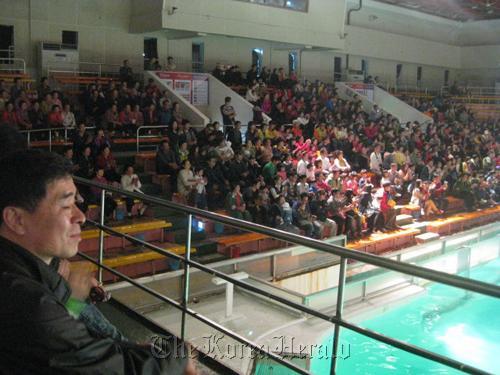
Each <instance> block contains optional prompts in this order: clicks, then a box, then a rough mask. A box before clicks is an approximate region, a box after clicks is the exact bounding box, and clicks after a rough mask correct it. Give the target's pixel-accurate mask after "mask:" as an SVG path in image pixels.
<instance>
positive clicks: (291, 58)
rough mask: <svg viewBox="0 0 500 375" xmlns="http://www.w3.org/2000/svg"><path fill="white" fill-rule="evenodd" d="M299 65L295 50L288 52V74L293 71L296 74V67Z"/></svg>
mask: <svg viewBox="0 0 500 375" xmlns="http://www.w3.org/2000/svg"><path fill="white" fill-rule="evenodd" d="M298 67H299V54H298V53H297V51H292V52H290V53H289V54H288V75H291V74H292V73H295V74H296V75H297V69H298Z"/></svg>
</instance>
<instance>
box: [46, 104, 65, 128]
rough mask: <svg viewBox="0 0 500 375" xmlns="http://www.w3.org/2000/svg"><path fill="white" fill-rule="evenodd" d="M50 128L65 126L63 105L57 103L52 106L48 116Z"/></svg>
mask: <svg viewBox="0 0 500 375" xmlns="http://www.w3.org/2000/svg"><path fill="white" fill-rule="evenodd" d="M47 123H48V125H49V128H61V127H62V126H63V116H62V114H61V107H59V106H58V105H57V104H54V105H53V106H52V110H51V111H50V113H49V116H48V118H47Z"/></svg>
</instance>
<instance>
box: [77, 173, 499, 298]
mask: <svg viewBox="0 0 500 375" xmlns="http://www.w3.org/2000/svg"><path fill="white" fill-rule="evenodd" d="M73 179H74V180H75V181H77V182H78V183H81V184H84V185H87V186H94V187H97V188H100V189H104V190H107V191H111V192H113V193H117V194H120V195H125V196H129V197H131V198H135V199H139V200H142V201H144V202H147V203H152V204H156V205H158V206H163V207H165V208H170V209H172V210H176V211H180V212H181V213H184V214H186V215H195V216H200V217H203V218H205V219H209V220H213V221H217V222H220V223H222V224H226V225H229V226H232V227H238V228H240V229H244V230H246V231H251V232H256V233H260V234H264V235H267V236H269V237H274V238H277V239H279V240H282V241H286V242H291V243H294V244H296V245H302V246H306V247H310V248H314V249H315V250H321V251H324V252H327V253H330V254H333V255H337V256H339V257H343V258H349V259H353V260H357V261H359V262H363V263H368V264H372V265H374V266H378V267H382V268H387V269H390V270H392V271H396V272H401V273H404V274H407V275H410V276H414V277H419V278H422V279H426V280H429V281H434V282H437V283H441V284H445V285H448V286H452V287H456V288H460V289H465V290H468V291H470V292H474V293H479V294H484V295H486V296H490V297H495V298H500V287H499V286H496V285H491V284H488V283H484V282H482V281H477V280H471V279H467V278H464V277H461V276H456V275H450V274H448V273H446V272H440V271H430V270H429V269H427V268H424V267H420V266H415V265H412V264H406V263H402V262H398V261H395V260H392V259H387V258H383V257H379V256H377V255H372V254H368V253H364V252H361V251H358V250H352V249H348V248H345V247H342V246H338V245H333V244H327V243H325V242H323V241H320V240H316V239H312V238H307V237H304V236H300V235H298V234H293V233H289V232H285V231H282V230H279V229H275V228H270V227H266V226H264V225H259V224H255V223H252V222H249V221H245V220H240V219H236V218H233V217H230V216H223V215H220V214H217V213H214V212H210V211H205V210H201V209H199V208H195V207H190V206H185V205H182V204H179V203H175V202H171V201H167V200H164V199H161V198H156V197H153V196H148V195H144V194H140V193H132V192H128V191H125V190H122V189H120V188H116V187H114V186H110V185H103V184H99V183H96V182H94V181H90V180H86V179H84V178H81V177H77V176H74V177H73Z"/></svg>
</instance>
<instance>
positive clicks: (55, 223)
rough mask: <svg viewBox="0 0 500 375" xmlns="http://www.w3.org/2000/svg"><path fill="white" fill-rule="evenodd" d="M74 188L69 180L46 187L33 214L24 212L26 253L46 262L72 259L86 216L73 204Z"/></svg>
mask: <svg viewBox="0 0 500 375" xmlns="http://www.w3.org/2000/svg"><path fill="white" fill-rule="evenodd" d="M75 198H76V187H75V184H74V183H73V179H72V178H71V177H67V178H62V179H58V180H56V181H54V182H51V183H50V184H49V185H48V186H47V194H46V195H45V197H44V198H43V199H42V201H41V202H40V203H39V204H38V207H37V208H36V210H35V211H34V212H33V213H30V212H27V211H24V210H23V219H24V222H25V225H24V226H23V228H24V231H25V233H24V234H23V236H24V238H26V239H27V240H28V242H27V243H28V246H27V250H29V251H30V252H32V253H33V254H35V255H37V256H38V257H39V258H41V259H42V260H44V261H45V262H47V261H48V262H50V260H51V259H52V258H53V257H59V258H62V259H66V258H71V257H72V256H74V255H75V254H76V253H77V251H78V244H79V243H80V241H81V236H80V232H81V229H80V225H81V224H83V223H84V222H85V215H84V214H83V213H82V212H81V211H80V209H79V208H78V207H77V206H76V205H75Z"/></svg>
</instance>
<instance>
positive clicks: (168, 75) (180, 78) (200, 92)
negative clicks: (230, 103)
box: [155, 72, 208, 105]
mask: <svg viewBox="0 0 500 375" xmlns="http://www.w3.org/2000/svg"><path fill="white" fill-rule="evenodd" d="M155 74H156V75H157V76H158V78H160V79H161V80H162V81H163V82H164V83H165V84H166V85H167V86H168V87H170V88H172V89H173V90H174V91H175V92H176V93H177V94H179V95H181V96H182V97H184V98H185V99H186V100H187V101H189V102H190V103H191V104H193V105H208V74H201V73H181V72H155Z"/></svg>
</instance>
